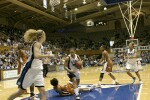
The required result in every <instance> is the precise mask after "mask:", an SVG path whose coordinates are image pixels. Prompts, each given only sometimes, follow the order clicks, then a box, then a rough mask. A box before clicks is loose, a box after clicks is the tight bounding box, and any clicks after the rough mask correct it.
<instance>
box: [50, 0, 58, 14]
mask: <svg viewBox="0 0 150 100" xmlns="http://www.w3.org/2000/svg"><path fill="white" fill-rule="evenodd" d="M59 4H60V0H50V1H49V5H50V6H51V10H52V12H55V8H54V7H55V6H57V5H59Z"/></svg>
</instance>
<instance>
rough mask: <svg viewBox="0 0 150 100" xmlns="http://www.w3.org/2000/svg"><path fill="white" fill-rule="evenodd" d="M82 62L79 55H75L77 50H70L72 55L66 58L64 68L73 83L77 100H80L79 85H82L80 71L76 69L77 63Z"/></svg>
mask: <svg viewBox="0 0 150 100" xmlns="http://www.w3.org/2000/svg"><path fill="white" fill-rule="evenodd" d="M77 61H81V58H80V57H79V55H77V54H75V49H74V48H71V49H70V54H69V55H68V56H67V57H66V59H65V63H64V68H65V70H67V75H68V77H69V78H70V81H71V82H73V87H74V92H75V94H76V100H80V96H79V89H78V85H79V83H80V71H79V69H78V68H77V67H76V65H75V64H76V62H77Z"/></svg>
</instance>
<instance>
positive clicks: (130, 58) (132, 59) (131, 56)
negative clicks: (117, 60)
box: [125, 42, 142, 83]
mask: <svg viewBox="0 0 150 100" xmlns="http://www.w3.org/2000/svg"><path fill="white" fill-rule="evenodd" d="M136 59H137V53H136V50H135V49H134V42H131V43H129V49H128V50H127V54H126V56H125V60H126V70H127V74H128V75H129V76H130V77H131V78H132V79H133V82H132V83H134V82H135V80H136V78H135V77H134V76H133V75H132V74H131V73H130V71H131V70H132V69H133V70H134V71H135V74H136V75H137V77H138V78H139V82H140V83H142V80H141V77H140V74H139V67H138V65H137V61H136Z"/></svg>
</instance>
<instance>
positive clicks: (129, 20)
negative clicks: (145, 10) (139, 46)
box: [118, 0, 143, 38]
mask: <svg viewBox="0 0 150 100" xmlns="http://www.w3.org/2000/svg"><path fill="white" fill-rule="evenodd" d="M138 2H139V3H140V5H139V9H138V10H137V8H135V7H134V5H135V4H136V3H138ZM142 2H143V0H132V1H128V2H126V3H124V2H122V3H118V5H119V8H120V11H121V14H122V17H123V20H124V23H125V25H126V28H127V30H128V33H129V36H130V38H134V35H135V32H136V28H137V24H138V20H139V15H140V11H141V6H142ZM122 7H123V8H124V7H126V9H125V10H124V9H123V8H122ZM133 14H134V16H133ZM134 22H135V23H134Z"/></svg>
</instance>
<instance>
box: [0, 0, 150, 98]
mask: <svg viewBox="0 0 150 100" xmlns="http://www.w3.org/2000/svg"><path fill="white" fill-rule="evenodd" d="M0 6H1V7H0V15H2V17H3V16H4V17H7V18H10V19H11V20H3V19H2V20H1V22H2V25H1V26H2V27H3V24H5V23H7V24H8V26H9V25H11V24H12V23H13V21H12V20H15V22H14V25H13V27H15V28H19V29H22V28H21V26H22V27H23V30H24V31H25V30H26V29H28V28H29V27H31V26H32V27H33V28H35V29H42V30H44V31H45V32H46V33H47V34H46V35H47V38H48V39H51V40H54V43H55V42H56V41H55V40H57V39H58V40H59V39H60V41H61V40H62V39H63V38H67V39H68V40H69V41H70V42H71V43H72V42H73V43H74V42H76V41H75V40H78V39H79V38H80V39H81V40H82V38H87V39H89V40H90V39H91V41H92V40H93V41H96V42H95V43H98V44H100V42H101V41H99V39H101V40H102V38H104V37H108V38H109V42H110V51H111V54H110V55H111V57H112V58H113V57H114V54H115V52H116V51H118V52H125V50H126V49H127V48H128V45H129V43H131V42H134V43H135V44H134V45H133V47H135V49H136V50H139V52H138V56H139V55H140V53H141V51H149V50H150V46H149V45H148V44H146V45H144V46H143V45H142V46H141V45H140V37H138V38H139V39H138V38H136V33H138V34H140V32H142V31H143V30H144V28H141V27H144V24H143V26H142V21H141V19H142V18H145V23H146V24H145V25H147V26H148V25H150V24H149V20H148V18H149V15H150V11H149V7H150V1H149V0H145V1H144V0H80V1H79V0H39V1H38V0H0ZM142 7H143V8H142ZM11 8H12V9H11ZM144 11H145V12H144ZM139 19H140V20H139ZM143 20H144V19H143ZM9 21H10V23H9ZM11 21H12V22H11ZM139 21H140V22H139ZM34 22H35V23H34ZM24 23H25V24H24ZM143 23H144V22H143ZM0 24H1V23H0ZM26 24H28V25H27V26H26ZM30 25H31V26H30ZM6 26H7V25H6ZM32 27H31V28H32ZM149 27H150V26H148V28H147V29H148V30H149ZM50 28H51V30H50V31H49V29H50ZM140 28H141V29H140ZM105 29H106V30H105ZM108 29H109V30H108ZM121 29H122V30H121ZM145 29H146V28H145ZM105 31H106V33H107V34H105ZM2 32H4V31H2ZM115 32H116V33H119V34H121V33H126V35H128V38H125V40H123V41H124V43H123V44H124V45H121V47H115V48H113V44H114V43H115V42H116V40H115V38H116V37H115V35H116V34H115ZM49 33H53V34H49ZM70 33H72V34H70ZM81 33H83V34H81ZM84 33H86V35H85V34H84ZM91 33H93V34H91ZM99 33H102V35H101V34H99ZM109 33H111V34H109ZM112 33H113V35H114V36H112ZM141 34H142V33H141ZM10 36H11V35H10ZM70 37H71V38H70ZM72 37H75V39H74V40H73V39H72ZM122 37H124V36H122ZM55 38H56V39H55ZM80 39H79V40H80ZM91 41H90V42H91ZM73 43H72V44H73ZM58 44H59V42H58ZM62 44H63V43H62ZM62 44H61V46H62ZM74 44H75V43H74ZM79 44H80V43H79ZM83 44H85V43H83ZM89 44H90V43H89ZM51 45H52V44H51ZM56 45H57V43H56ZM52 46H54V47H52V48H51V49H55V50H54V51H55V53H58V52H59V49H58V48H56V47H55V45H52ZM92 46H93V45H92ZM3 47H5V46H3ZM3 47H2V48H0V49H1V50H3ZM7 47H8V48H11V46H7ZM97 47H98V46H97ZM60 48H61V47H60ZM85 48H86V45H84V47H81V52H82V53H81V52H80V49H79V50H78V51H79V52H78V53H79V55H80V53H81V55H82V56H83V58H86V56H87V55H88V56H89V55H90V56H91V55H99V54H100V53H99V50H98V49H97V48H96V49H95V48H94V50H92V49H93V48H92V47H90V48H88V50H87V49H86V50H84V49H85ZM98 48H99V47H98ZM46 49H47V47H46ZM61 49H62V48H61ZM64 49H65V50H66V51H65V50H64V51H61V52H64V53H66V52H67V50H68V48H66V47H65V46H64ZM47 50H48V49H47ZM49 52H51V53H52V51H49ZM139 58H141V57H139ZM40 60H41V59H40ZM49 69H51V68H49ZM52 69H55V71H54V70H53V71H49V72H48V75H47V77H45V78H44V81H45V89H46V98H47V100H75V99H76V96H75V95H69V96H60V95H59V94H58V93H57V92H56V91H55V90H54V89H53V88H52V86H51V85H50V80H51V79H53V78H57V79H58V80H59V84H60V85H65V84H67V83H68V81H69V78H68V77H67V74H66V71H65V70H64V69H63V67H61V70H58V69H57V68H52ZM101 69H102V66H87V67H84V68H83V69H82V70H80V76H81V81H80V85H79V87H84V88H85V87H86V88H91V87H94V88H93V89H92V90H90V91H87V92H80V93H79V94H80V99H81V100H150V64H144V65H142V66H141V68H140V71H139V73H140V75H141V79H142V82H143V83H142V84H141V83H140V82H139V80H138V78H137V76H136V75H135V73H134V72H133V71H132V73H133V75H134V76H135V77H136V81H135V83H134V84H132V79H131V77H129V76H128V75H127V73H126V68H125V66H123V67H122V68H121V67H119V65H118V62H117V64H114V66H113V71H112V73H113V75H114V76H115V77H116V79H117V80H118V81H119V85H115V84H114V82H113V81H112V79H111V78H110V77H109V76H108V75H107V74H105V75H104V79H103V81H102V86H101V87H95V84H97V83H98V81H99V76H100V71H101ZM16 71H17V70H15V71H13V72H15V73H17V72H16ZM0 74H2V73H0ZM1 76H4V75H1ZM6 76H7V75H6ZM9 77H11V76H9ZM17 79H18V76H17V77H15V78H13V79H9V78H8V80H7V79H6V80H2V81H0V100H7V98H8V97H9V96H10V95H11V94H12V93H14V92H16V91H17V90H18V86H17V85H16V81H17ZM27 91H28V93H27V94H23V95H21V96H20V97H18V98H16V99H15V100H30V97H29V96H30V93H29V91H30V90H29V88H28V89H27ZM34 92H35V97H36V99H35V100H40V95H39V92H38V90H37V88H35V90H34Z"/></svg>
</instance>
